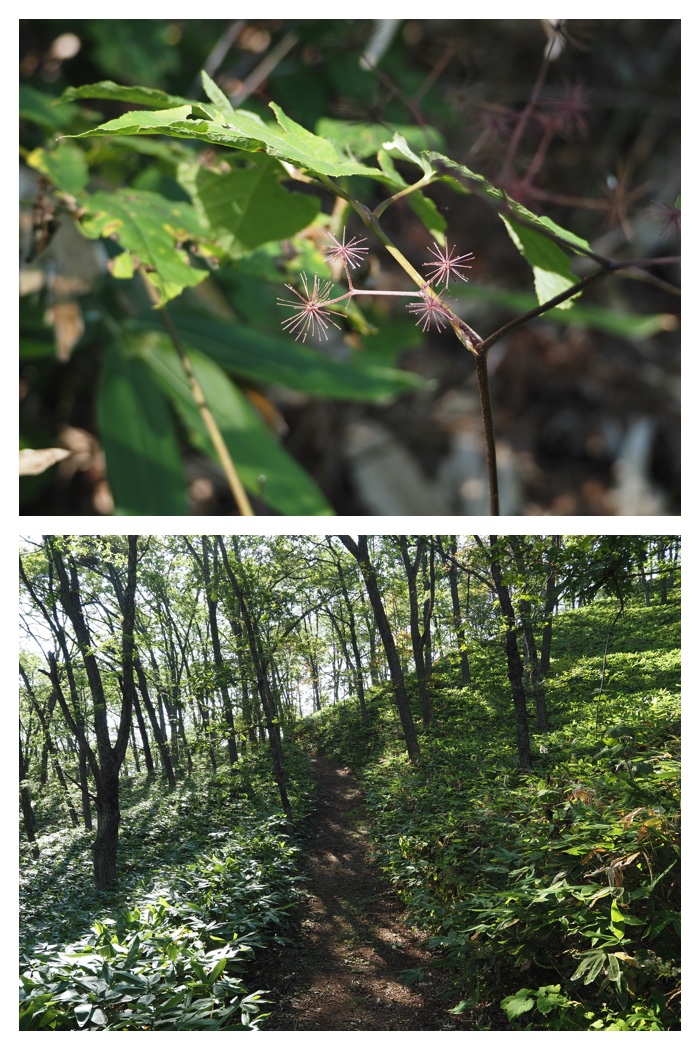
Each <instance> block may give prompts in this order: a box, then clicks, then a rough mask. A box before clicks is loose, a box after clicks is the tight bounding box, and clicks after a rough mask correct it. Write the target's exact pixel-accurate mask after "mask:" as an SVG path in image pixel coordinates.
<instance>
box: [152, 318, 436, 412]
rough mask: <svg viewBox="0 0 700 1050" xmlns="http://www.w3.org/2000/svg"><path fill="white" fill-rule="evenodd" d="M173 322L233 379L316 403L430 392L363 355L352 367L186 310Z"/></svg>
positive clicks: (386, 398) (289, 342) (380, 399)
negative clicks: (282, 388) (312, 398)
mask: <svg viewBox="0 0 700 1050" xmlns="http://www.w3.org/2000/svg"><path fill="white" fill-rule="evenodd" d="M173 320H174V321H175V324H176V325H177V327H178V331H180V333H181V334H182V336H183V338H184V339H185V340H186V341H187V342H188V343H189V344H190V345H191V346H194V347H195V348H196V349H197V350H200V351H202V353H204V354H206V355H207V356H208V357H211V358H212V359H213V360H214V361H216V362H217V364H219V365H221V367H222V368H225V369H226V370H227V371H229V372H232V373H233V374H234V375H238V376H241V377H243V378H246V379H249V380H253V381H257V382H260V383H275V384H281V385H282V386H286V387H289V388H290V389H291V390H301V391H304V392H305V393H308V394H312V395H313V396H315V397H330V398H339V399H341V400H357V401H374V402H386V401H390V400H392V399H393V398H395V397H398V396H399V395H400V394H404V393H408V392H409V391H412V390H418V389H421V388H422V387H424V386H425V382H424V380H422V379H421V378H420V377H419V376H417V375H415V374H414V373H412V372H403V371H400V370H399V369H395V368H388V367H386V366H384V365H380V364H374V363H366V362H364V361H363V359H362V354H361V353H359V354H358V355H357V358H356V359H355V360H353V361H339V360H336V359H334V358H331V357H328V356H326V355H325V354H323V353H322V352H321V351H318V350H312V349H310V348H308V347H305V346H302V345H301V344H299V343H296V342H294V340H291V339H285V338H282V337H280V338H275V337H274V336H270V335H266V334H265V333H262V332H256V331H255V330H254V329H251V328H247V327H244V326H243V325H237V324H231V323H230V322H228V321H222V320H218V319H214V318H207V317H200V316H196V315H194V314H191V313H186V312H185V311H184V310H183V311H176V312H173ZM411 332H413V329H411Z"/></svg>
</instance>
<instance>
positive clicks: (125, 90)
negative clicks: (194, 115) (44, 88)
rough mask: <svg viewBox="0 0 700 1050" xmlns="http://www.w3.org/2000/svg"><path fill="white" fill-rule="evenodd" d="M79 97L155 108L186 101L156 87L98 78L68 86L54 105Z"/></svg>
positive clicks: (164, 107) (72, 100) (176, 104)
mask: <svg viewBox="0 0 700 1050" xmlns="http://www.w3.org/2000/svg"><path fill="white" fill-rule="evenodd" d="M81 98H104V99H110V100H112V101H114V102H134V103H136V105H138V106H151V107H152V108H156V109H166V108H168V107H173V106H181V105H183V104H186V103H187V99H186V98H181V97H180V96H179V95H169V94H168V93H167V92H166V91H159V90H158V88H148V87H134V86H130V85H126V84H115V83H114V81H113V80H100V81H98V83H96V84H82V85H81V86H80V87H69V88H66V90H65V91H64V92H63V94H62V95H61V97H60V98H58V99H56V102H55V105H57V106H58V105H60V104H61V103H63V102H75V100H76V99H81Z"/></svg>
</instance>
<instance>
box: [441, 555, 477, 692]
mask: <svg viewBox="0 0 700 1050" xmlns="http://www.w3.org/2000/svg"><path fill="white" fill-rule="evenodd" d="M447 549H448V553H449V560H448V566H449V567H448V570H447V576H448V579H449V581H450V597H451V598H452V619H453V622H454V625H455V637H456V639H457V645H458V646H459V671H460V675H461V679H462V685H471V680H472V679H471V670H470V668H469V653H468V652H467V641H466V637H465V633H464V619H463V617H462V606H461V602H460V599H459V579H458V576H457V565H456V562H455V558H456V557H457V537H456V536H450V540H449V546H448V548H447Z"/></svg>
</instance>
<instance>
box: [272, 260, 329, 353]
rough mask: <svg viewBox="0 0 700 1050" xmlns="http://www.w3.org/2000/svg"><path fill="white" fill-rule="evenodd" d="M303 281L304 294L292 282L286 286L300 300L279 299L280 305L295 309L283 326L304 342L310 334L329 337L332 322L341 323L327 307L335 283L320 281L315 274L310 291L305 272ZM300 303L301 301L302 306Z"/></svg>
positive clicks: (302, 276) (302, 277)
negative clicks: (329, 327)
mask: <svg viewBox="0 0 700 1050" xmlns="http://www.w3.org/2000/svg"><path fill="white" fill-rule="evenodd" d="M301 281H302V284H303V285H304V294H303V295H302V293H301V292H298V291H297V290H296V288H293V287H292V285H291V284H285V288H288V289H289V291H290V292H292V293H293V294H294V295H296V297H297V299H298V300H299V302H295V301H294V300H293V299H292V300H289V299H278V300H277V302H278V303H279V305H280V306H287V307H290V308H291V309H293V310H294V311H295V312H294V313H293V314H292V316H291V317H288V318H287V320H286V321H283V322H282V327H283V328H284V329H285V331H289V332H292V333H294V332H296V335H295V336H294V338H295V339H297V340H298V339H301V341H302V343H304V342H306V337H307V335H309V334H311V335H312V336H313V335H316V334H317V333H318V335H319V336H323V338H324V339H328V326H329V325H331V324H332V325H333V327H334V328H340V325H337V324H336V323H335V321H334V320H333V318H332V316H331V311H330V310H329V309H328V308H327V304H328V302H329V293H330V290H331V288H332V287H333V285H332V283H331V281H321V282H320V281H319V279H318V277H316V276H314V283H313V286H312V288H311V290H310V291H309V284H308V281H307V280H306V274H305V273H302V275H301ZM299 303H301V306H300V305H299Z"/></svg>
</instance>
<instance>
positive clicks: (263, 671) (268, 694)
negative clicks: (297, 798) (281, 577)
mask: <svg viewBox="0 0 700 1050" xmlns="http://www.w3.org/2000/svg"><path fill="white" fill-rule="evenodd" d="M218 540H219V548H220V550H221V558H222V561H223V564H224V569H225V571H226V575H227V576H228V578H229V580H230V582H231V586H232V587H233V591H234V594H235V595H236V600H237V602H238V608H239V610H240V613H241V617H242V619H243V626H244V627H245V630H246V634H247V635H248V645H249V648H250V656H251V660H252V662H253V668H254V670H255V678H256V684H257V687H258V695H259V697H260V703H261V704H262V707H263V711H264V712H265V726H266V729H267V736H268V740H269V743H270V753H271V755H272V767H273V769H274V773H275V780H276V782H277V790H278V791H279V796H280V802H281V803H282V809H283V810H284V815H285V816H286V818H287V820H289V821H291V819H292V807H291V804H290V802H289V796H288V795H287V784H286V777H285V773H284V762H283V759H282V740H281V737H280V727H279V715H278V712H277V710H276V705H275V700H274V696H273V694H272V690H271V688H270V681H269V678H268V675H267V661H266V660H265V658H264V656H263V654H262V652H261V647H260V645H259V642H258V635H257V631H256V630H255V624H254V623H253V619H252V616H251V614H250V610H249V608H248V603H247V600H246V596H245V593H244V588H243V586H242V584H241V582H240V581H239V579H238V577H237V576H236V574H235V573H234V571H233V569H232V568H231V564H230V562H229V559H228V554H227V551H226V547H225V546H224V541H223V537H222V536H219V537H218ZM233 542H234V545H235V542H236V538H235V537H233Z"/></svg>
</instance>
